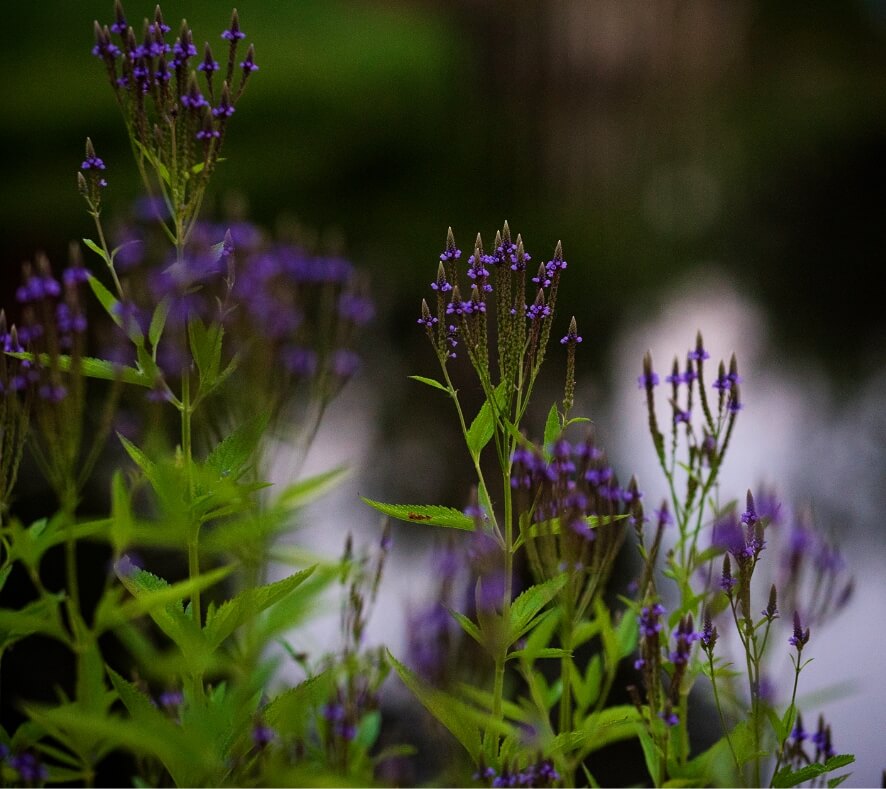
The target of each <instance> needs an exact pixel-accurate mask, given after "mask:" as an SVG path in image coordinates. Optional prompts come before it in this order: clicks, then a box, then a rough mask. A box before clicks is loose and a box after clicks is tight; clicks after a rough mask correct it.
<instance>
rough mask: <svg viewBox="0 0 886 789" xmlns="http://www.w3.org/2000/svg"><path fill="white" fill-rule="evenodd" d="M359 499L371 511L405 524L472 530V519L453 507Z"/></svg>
mask: <svg viewBox="0 0 886 789" xmlns="http://www.w3.org/2000/svg"><path fill="white" fill-rule="evenodd" d="M360 498H361V499H362V500H363V501H364V502H365V503H366V504H368V505H369V506H370V507H372V508H373V509H376V510H378V511H379V512H382V513H384V514H385V515H388V516H390V517H391V518H396V519H397V520H401V521H405V522H406V523H413V524H416V523H417V524H420V525H424V526H443V527H444V528H447V529H461V530H462V531H473V530H474V520H473V518H469V517H468V516H467V515H465V514H464V513H463V512H461V511H459V510H457V509H454V508H453V507H442V506H440V505H437V504H383V503H382V502H380V501H373V500H372V499H367V498H366V497H365V496H361V497H360Z"/></svg>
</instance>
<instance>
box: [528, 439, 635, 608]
mask: <svg viewBox="0 0 886 789" xmlns="http://www.w3.org/2000/svg"><path fill="white" fill-rule="evenodd" d="M510 485H511V488H512V490H513V491H514V494H515V499H514V500H515V502H516V508H517V511H518V512H521V513H523V515H521V522H522V523H523V528H524V529H525V531H526V533H527V539H526V545H527V550H528V554H529V559H530V563H531V566H532V568H533V572H534V573H535V574H536V576H538V577H539V578H550V577H553V576H554V575H556V574H558V573H561V572H563V571H568V572H570V573H571V574H572V575H574V576H578V577H581V576H585V575H587V577H588V580H589V582H590V579H592V578H594V579H596V580H597V581H599V580H600V578H605V577H607V576H608V572H609V570H610V569H611V564H612V561H613V560H614V558H615V554H616V553H617V551H618V548H619V547H620V545H621V542H622V540H623V537H624V528H623V526H624V522H625V521H626V520H627V519H628V517H634V518H639V519H642V506H641V498H642V493H641V492H640V491H639V489H638V488H637V483H636V480H634V479H632V480H631V481H630V483H629V484H628V485H627V486H626V487H622V486H621V485H620V484H619V482H618V478H617V477H616V475H615V472H614V471H613V469H612V467H611V466H610V465H609V463H608V461H607V459H606V454H605V452H604V451H603V450H602V449H600V448H599V447H597V446H596V444H595V442H594V439H593V436H592V435H588V437H587V438H586V439H584V440H583V441H579V442H576V443H574V444H573V443H571V442H569V441H568V440H566V439H565V438H559V439H557V440H556V441H554V443H553V444H552V445H551V446H550V447H547V448H546V449H545V450H541V449H538V448H537V447H533V446H531V445H524V446H522V447H518V448H517V449H516V450H515V452H514V454H513V456H512V458H511V477H510ZM575 591H576V590H572V592H573V593H574V592H575Z"/></svg>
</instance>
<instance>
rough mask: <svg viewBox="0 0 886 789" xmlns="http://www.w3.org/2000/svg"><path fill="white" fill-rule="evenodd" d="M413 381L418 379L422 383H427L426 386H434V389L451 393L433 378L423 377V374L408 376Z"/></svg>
mask: <svg viewBox="0 0 886 789" xmlns="http://www.w3.org/2000/svg"><path fill="white" fill-rule="evenodd" d="M409 377H410V378H411V379H412V380H413V381H418V382H419V383H422V384H427V385H428V386H432V387H434V389H439V390H440V391H441V392H446V394H451V392H450V391H449V389H448V388H447V387H445V386H443V384H441V383H440V382H439V381H435V380H434V379H433V378H425V376H423V375H410V376H409Z"/></svg>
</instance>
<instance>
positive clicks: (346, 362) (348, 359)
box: [331, 348, 360, 378]
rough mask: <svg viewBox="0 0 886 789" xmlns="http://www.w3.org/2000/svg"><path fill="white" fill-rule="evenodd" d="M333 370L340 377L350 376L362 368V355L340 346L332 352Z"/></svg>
mask: <svg viewBox="0 0 886 789" xmlns="http://www.w3.org/2000/svg"><path fill="white" fill-rule="evenodd" d="M331 367H332V372H333V373H335V375H337V376H338V377H339V378H350V377H351V376H352V375H353V374H354V373H356V372H357V370H358V369H359V368H360V357H359V356H358V355H357V354H356V353H355V352H354V351H351V350H348V349H347V348H339V350H337V351H335V353H333V354H332V364H331Z"/></svg>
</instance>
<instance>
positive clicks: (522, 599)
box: [508, 573, 568, 644]
mask: <svg viewBox="0 0 886 789" xmlns="http://www.w3.org/2000/svg"><path fill="white" fill-rule="evenodd" d="M567 580H568V576H567V575H566V573H563V574H561V575H558V576H556V577H555V578H551V579H549V580H547V581H544V582H543V583H540V584H536V585H535V586H530V587H529V588H528V589H527V590H526V591H525V592H523V593H522V594H521V595H520V596H519V597H517V599H516V600H514V602H513V603H511V620H510V622H509V623H508V628H509V630H508V644H513V643H514V642H515V641H516V640H517V639H519V638H522V637H523V635H524V634H525V633H526V632H527V631H528V630H529V629H530V628H531V627H532V624H533V622H532V620H533V618H534V617H535V615H536V614H538V613H539V612H540V611H541V610H542V608H544V607H545V606H546V605H547V604H548V603H549V602H551V600H553V599H554V597H555V596H556V594H557V592H559V591H560V590H561V589H562V588H563V587H564V586H565V584H566V581H567Z"/></svg>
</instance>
